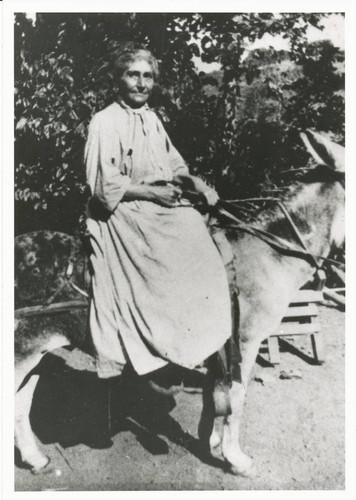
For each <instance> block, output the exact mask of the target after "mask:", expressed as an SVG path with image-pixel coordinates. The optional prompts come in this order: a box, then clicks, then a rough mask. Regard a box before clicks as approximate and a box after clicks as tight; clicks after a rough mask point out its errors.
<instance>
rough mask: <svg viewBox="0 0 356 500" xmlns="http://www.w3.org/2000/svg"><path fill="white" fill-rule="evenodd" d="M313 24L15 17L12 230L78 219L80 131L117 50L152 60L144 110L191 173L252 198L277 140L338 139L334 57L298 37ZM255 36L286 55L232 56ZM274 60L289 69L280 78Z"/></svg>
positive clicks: (104, 92) (229, 17) (299, 20)
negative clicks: (272, 40) (315, 134)
mask: <svg viewBox="0 0 356 500" xmlns="http://www.w3.org/2000/svg"><path fill="white" fill-rule="evenodd" d="M324 16H325V14H300V13H298V14H283V15H279V16H278V15H273V14H231V13H219V14H210V13H196V14H174V13H169V14H165V13H152V14H143V13H138V14H134V13H131V14H129V13H127V14H124V13H120V14H74V13H71V14H38V15H37V18H36V22H35V23H32V21H31V20H29V19H27V18H26V16H25V15H24V14H17V15H16V22H15V115H16V116H15V119H16V123H15V129H16V132H15V138H16V143H15V163H16V164H15V188H16V192H15V197H16V232H18V233H19V232H24V231H28V230H33V229H40V228H49V229H57V230H62V231H65V232H69V233H72V232H73V231H75V230H76V229H77V228H78V224H79V221H80V220H83V214H84V212H85V203H86V199H87V192H86V190H85V179H84V169H83V165H82V157H83V147H84V143H85V138H86V133H87V126H88V123H89V121H90V118H91V116H92V115H93V114H94V113H95V112H96V111H98V110H99V109H102V108H103V107H104V106H105V105H107V104H108V103H109V102H110V101H111V100H112V99H113V97H114V96H115V92H116V87H115V81H114V80H113V78H112V75H111V73H110V54H111V52H112V50H113V49H114V48H117V47H120V46H122V47H123V46H124V45H126V44H127V43H128V42H130V43H136V44H141V45H144V46H146V47H148V48H149V49H150V50H152V52H153V53H154V54H155V55H156V56H157V58H158V59H159V60H160V61H161V63H160V72H161V85H160V87H157V88H156V89H155V92H154V94H153V96H152V99H151V105H152V106H153V107H154V108H155V109H156V110H157V112H158V114H159V115H160V117H161V119H162V120H163V122H164V124H165V126H166V128H167V129H168V132H169V134H170V135H171V137H172V140H173V142H174V143H175V145H176V146H177V147H178V149H179V150H180V151H181V152H182V154H183V156H184V157H185V158H186V160H187V162H188V164H189V165H190V168H191V170H192V171H193V172H194V173H195V174H198V175H203V176H204V177H206V178H207V179H208V180H209V181H210V182H211V183H212V184H214V185H216V186H217V188H218V189H219V191H220V193H221V195H222V196H224V197H228V196H230V195H231V196H236V195H240V194H241V193H242V194H243V193H251V194H258V193H259V192H261V189H262V187H261V186H263V185H266V183H267V184H268V181H269V179H270V178H271V174H273V172H275V171H278V170H280V169H281V168H282V167H283V168H284V165H285V164H286V163H288V162H290V161H291V153H290V151H289V149H288V147H287V144H288V138H289V137H290V136H291V135H292V134H293V131H295V130H296V129H297V128H299V127H302V126H303V127H305V126H314V127H317V128H319V129H320V130H324V131H331V132H333V133H334V134H336V135H337V136H338V139H339V140H340V141H342V135H343V113H342V106H343V94H342V88H343V73H342V66H341V65H342V58H343V54H342V53H341V52H340V51H337V49H335V48H334V47H332V46H331V45H330V44H329V45H328V44H319V45H318V46H316V45H314V46H311V47H310V46H308V43H307V38H306V31H307V27H308V26H309V25H313V26H316V27H319V26H320V23H321V20H322V18H323V17H324ZM264 33H271V34H276V35H277V34H283V36H284V37H288V39H289V40H290V45H291V49H290V51H288V53H284V54H281V53H277V52H275V51H273V50H270V51H265V52H263V51H259V52H258V51H255V52H254V53H253V55H251V56H250V57H247V58H244V57H243V56H244V53H245V48H246V46H247V45H248V44H249V43H250V42H253V41H254V40H256V39H258V38H261V37H262V36H263V35H264ZM195 58H200V59H201V60H202V61H204V62H219V63H220V65H221V71H219V72H218V74H216V75H211V76H209V75H205V74H203V73H202V72H199V70H198V69H197V67H196V64H195ZM286 61H287V62H288V64H291V66H290V68H289V69H288V71H282V70H281V68H282V67H283V64H284V65H285V64H286ZM335 62H337V64H338V66H337V67H336V66H335ZM214 76H215V78H214ZM306 104H307V105H306ZM292 149H293V148H292ZM293 154H294V156H293V158H294V160H293V161H295V158H300V161H302V156H303V155H302V154H301V153H300V152H298V150H296V149H295V148H294V149H293ZM295 154H296V155H295ZM298 161H299V160H298Z"/></svg>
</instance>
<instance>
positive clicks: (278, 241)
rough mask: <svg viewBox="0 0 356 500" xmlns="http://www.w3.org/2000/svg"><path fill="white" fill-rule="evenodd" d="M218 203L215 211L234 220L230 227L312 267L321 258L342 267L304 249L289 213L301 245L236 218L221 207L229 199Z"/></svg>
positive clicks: (332, 260) (315, 265) (226, 204)
mask: <svg viewBox="0 0 356 500" xmlns="http://www.w3.org/2000/svg"><path fill="white" fill-rule="evenodd" d="M271 199H272V200H274V201H277V202H279V203H281V201H280V200H278V199H275V198H271ZM251 200H252V198H251ZM253 200H254V199H253ZM256 200H258V198H256ZM263 200H264V199H263ZM268 200H270V199H268ZM246 201H247V200H246ZM218 203H219V206H218V207H216V210H217V212H218V213H219V214H221V215H223V216H225V217H226V218H228V219H230V220H232V221H233V222H235V225H234V226H232V227H235V228H236V229H240V230H241V231H245V232H246V233H249V234H252V235H253V236H256V237H257V238H260V239H261V240H262V241H264V242H265V243H267V244H269V245H271V246H272V247H273V248H276V249H277V250H284V251H287V252H289V253H292V254H294V255H295V256H297V257H301V258H304V259H307V260H311V261H312V265H313V266H314V267H316V268H317V269H320V267H321V266H320V265H319V264H318V262H317V259H319V260H322V261H324V262H331V263H333V264H335V265H338V266H341V267H342V264H341V263H340V262H338V261H336V260H334V259H330V258H329V257H323V256H321V255H313V254H311V253H310V252H309V251H308V250H306V249H305V248H306V245H305V243H304V242H303V239H302V236H301V235H300V233H299V231H298V229H297V227H296V226H295V224H294V222H293V221H292V219H291V217H290V215H289V214H288V217H287V219H288V221H289V222H290V223H291V222H292V228H293V230H294V231H295V232H296V233H297V234H298V239H299V237H300V238H301V241H302V242H303V243H301V245H302V247H299V246H296V245H294V244H293V243H291V242H290V241H288V240H285V239H284V238H281V237H279V236H277V235H275V234H272V233H269V232H268V231H264V230H263V229H259V228H256V227H253V226H250V225H249V224H245V223H244V222H242V221H241V220H240V219H238V218H237V217H236V216H235V215H233V214H232V213H231V212H229V211H228V210H226V208H223V205H225V206H227V207H230V205H231V203H230V202H229V201H224V200H219V202H218ZM281 205H282V203H281ZM282 206H283V205H282ZM281 208H282V207H281ZM283 209H284V210H286V208H285V207H284V206H283ZM283 209H282V210H283ZM284 210H283V213H284Z"/></svg>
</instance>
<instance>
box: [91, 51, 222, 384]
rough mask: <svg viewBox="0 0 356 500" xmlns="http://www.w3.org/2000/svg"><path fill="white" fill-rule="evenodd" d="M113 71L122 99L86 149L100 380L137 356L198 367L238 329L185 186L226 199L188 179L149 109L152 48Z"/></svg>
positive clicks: (135, 362)
mask: <svg viewBox="0 0 356 500" xmlns="http://www.w3.org/2000/svg"><path fill="white" fill-rule="evenodd" d="M114 68H115V72H116V78H117V82H118V88H119V92H118V96H117V100H116V102H114V103H113V104H111V105H110V106H108V107H107V108H106V109H104V110H102V111H100V112H99V113H97V114H96V115H95V116H94V117H93V119H92V122H91V124H90V127H89V136H88V140H87V144H86V149H85V162H86V172H87V182H88V185H89V187H90V190H91V194H92V199H91V203H90V204H89V217H88V221H87V225H88V229H89V233H90V237H91V243H92V249H93V252H92V255H91V264H92V270H93V279H92V292H93V295H92V301H91V308H90V330H91V335H92V339H93V343H94V347H95V349H96V353H97V370H98V375H99V377H101V378H107V377H113V376H116V375H119V374H120V373H121V371H122V368H123V366H124V365H125V363H127V362H128V361H129V362H130V363H131V364H132V366H133V368H134V369H135V370H136V372H137V373H138V374H140V375H142V374H146V373H149V372H151V371H153V370H156V369H158V368H161V367H163V366H164V365H165V364H167V362H173V363H176V364H178V365H181V366H184V367H186V368H193V367H194V366H196V365H197V364H199V363H201V362H202V361H203V360H204V359H206V358H207V357H208V356H210V355H211V354H212V353H214V352H215V351H217V350H218V349H219V348H220V347H221V346H222V345H223V344H224V342H225V341H226V340H227V338H228V337H229V336H230V334H231V319H230V299H229V289H228V283H227V277H226V273H225V269H224V265H223V263H222V260H221V258H220V255H219V253H218V251H217V249H216V247H215V245H214V243H213V241H212V239H211V237H210V235H209V232H208V230H207V228H206V225H205V223H204V220H203V218H202V216H201V214H200V213H199V212H198V211H197V210H195V209H194V208H193V207H191V206H187V204H186V203H183V201H182V200H181V194H182V190H181V188H180V187H179V183H180V182H181V181H182V179H183V180H184V179H187V178H189V182H191V183H192V185H193V186H194V188H195V189H196V190H197V191H198V192H201V193H203V194H204V195H205V197H206V199H207V202H208V204H210V205H214V204H215V203H216V201H217V199H218V196H217V194H216V192H215V190H213V189H212V188H209V187H208V186H207V185H206V184H205V182H203V181H202V180H201V179H199V178H196V177H193V176H190V175H189V171H188V168H187V166H186V164H185V163H184V161H183V159H182V157H181V156H180V154H179V153H178V151H177V150H176V149H175V147H174V146H173V144H172V142H171V141H170V139H169V137H168V136H167V134H166V132H165V130H164V128H163V126H162V123H161V122H160V120H159V119H158V117H157V116H156V114H155V113H154V112H153V111H152V110H150V109H149V107H148V105H147V100H148V98H149V96H150V94H151V91H152V89H153V86H154V84H155V81H156V79H157V75H158V66H157V61H156V60H155V59H154V57H153V56H152V54H151V53H150V52H148V51H147V50H144V49H138V50H125V51H124V52H121V53H119V54H116V58H115V61H114ZM175 181H177V182H175ZM177 184H178V185H177Z"/></svg>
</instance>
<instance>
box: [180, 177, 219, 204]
mask: <svg viewBox="0 0 356 500" xmlns="http://www.w3.org/2000/svg"><path fill="white" fill-rule="evenodd" d="M174 182H176V183H177V184H179V185H181V186H183V189H186V190H188V191H196V192H197V193H201V194H202V195H203V196H204V198H205V200H206V203H207V205H208V206H210V207H213V206H214V205H216V204H217V202H218V201H219V195H218V193H217V192H216V191H215V189H214V188H212V187H210V186H208V185H207V183H206V182H205V181H203V179H201V178H200V177H196V176H195V175H178V176H176V177H174Z"/></svg>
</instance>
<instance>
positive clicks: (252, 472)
mask: <svg viewBox="0 0 356 500" xmlns="http://www.w3.org/2000/svg"><path fill="white" fill-rule="evenodd" d="M229 472H230V473H231V474H233V475H234V476H241V477H247V478H254V477H256V476H257V468H256V466H255V465H254V464H252V465H251V466H250V467H249V468H248V469H237V468H236V467H235V466H234V465H231V464H229Z"/></svg>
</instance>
